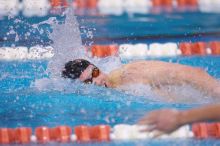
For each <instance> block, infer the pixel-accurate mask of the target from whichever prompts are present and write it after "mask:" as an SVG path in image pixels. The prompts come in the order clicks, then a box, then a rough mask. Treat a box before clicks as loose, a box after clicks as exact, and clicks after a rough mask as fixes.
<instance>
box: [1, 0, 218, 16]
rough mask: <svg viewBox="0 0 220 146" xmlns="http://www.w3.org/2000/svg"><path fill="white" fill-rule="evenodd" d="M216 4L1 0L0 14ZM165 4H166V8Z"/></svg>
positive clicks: (204, 0)
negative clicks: (67, 8)
mask: <svg viewBox="0 0 220 146" xmlns="http://www.w3.org/2000/svg"><path fill="white" fill-rule="evenodd" d="M219 5H220V0H111V2H109V0H74V1H71V2H70V1H68V0H22V1H19V0H1V1H0V16H8V15H14V16H16V15H18V14H19V12H20V11H22V12H23V14H24V15H25V16H27V17H32V16H39V17H43V16H46V15H47V14H48V13H49V12H51V13H55V11H56V10H57V9H59V8H63V7H64V8H65V7H73V8H74V9H84V10H87V9H96V10H97V11H96V13H97V14H98V15H99V14H103V15H122V14H123V13H124V12H126V13H138V14H148V13H152V12H153V13H154V12H156V13H157V12H164V11H168V12H170V11H172V10H174V11H192V10H196V11H197V10H199V11H201V12H205V13H207V12H208V13H210V12H214V13H219V12H220V9H219ZM164 7H165V8H164ZM167 7H169V8H168V9H167ZM54 9H55V11H54ZM50 10H51V11H50ZM57 14H59V11H57ZM82 14H83V13H82ZM87 14H88V13H87ZM93 14H94V13H93Z"/></svg>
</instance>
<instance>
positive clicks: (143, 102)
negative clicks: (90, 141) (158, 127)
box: [0, 11, 220, 145]
mask: <svg viewBox="0 0 220 146" xmlns="http://www.w3.org/2000/svg"><path fill="white" fill-rule="evenodd" d="M67 14H68V15H67V16H66V15H64V16H59V17H57V16H51V17H45V18H39V19H37V18H35V19H34V18H31V19H25V18H23V17H22V16H20V17H18V18H10V19H9V20H6V21H3V24H6V23H9V24H10V25H11V26H14V27H13V28H12V30H14V32H12V34H11V35H12V36H11V35H9V36H7V34H6V35H5V36H7V40H6V41H4V44H3V45H8V44H10V45H19V44H26V43H27V46H28V45H35V44H38V45H43V46H44V45H48V44H50V45H52V46H53V47H54V48H55V53H56V56H55V57H54V58H53V59H52V60H49V61H46V60H41V61H28V60H26V61H14V62H12V61H8V62H6V61H1V62H0V71H1V72H0V89H1V91H0V93H1V100H0V118H1V120H0V127H12V128H14V127H19V126H30V127H32V128H35V127H37V126H42V125H46V126H49V127H54V126H57V125H70V126H75V125H81V124H88V125H95V124H109V125H111V126H113V125H115V124H119V123H128V124H134V123H136V122H137V121H138V119H139V118H140V117H142V116H143V115H144V114H146V112H148V111H151V110H154V109H160V108H169V107H172V108H178V109H188V108H191V107H196V106H200V105H203V104H206V103H212V102H213V100H210V99H207V98H197V97H194V98H193V99H192V100H193V103H190V102H187V101H185V100H184V99H179V100H178V102H173V101H165V100H164V99H160V98H159V97H156V96H154V95H153V94H152V93H146V94H145V95H143V94H144V93H145V92H143V90H145V87H142V86H138V87H132V88H133V89H135V91H131V93H130V92H126V93H125V92H122V91H120V90H113V89H106V88H103V87H97V86H93V85H84V84H81V83H80V82H78V81H75V82H73V81H68V80H62V79H60V78H59V70H60V69H61V68H62V65H63V64H64V63H65V62H66V61H68V60H69V59H74V58H76V57H85V58H86V59H89V60H91V61H93V62H94V63H95V64H97V65H98V66H99V67H101V68H102V69H103V70H104V71H105V72H109V71H110V70H112V69H114V68H117V67H119V66H120V65H121V63H120V59H119V58H117V57H110V58H106V59H103V60H102V59H98V58H91V57H90V56H89V55H87V56H85V54H86V53H85V52H83V51H82V50H83V46H82V44H90V43H91V41H89V40H91V39H94V41H95V42H96V41H97V40H99V38H106V40H104V41H100V40H99V41H100V43H106V42H110V43H115V42H122V41H123V40H125V39H127V40H126V41H124V42H127V41H128V42H129V43H136V42H141V41H142V42H153V41H157V42H161V41H167V40H169V41H170V39H167V38H164V37H165V36H162V37H160V38H158V39H156V38H155V37H153V38H152V37H151V39H149V40H142V39H138V38H144V36H143V35H146V34H147V36H160V35H161V34H162V33H163V34H166V33H167V34H170V36H175V34H179V33H180V34H184V33H186V32H187V34H188V33H190V32H191V33H192V34H193V32H194V31H196V32H197V31H198V29H197V28H200V26H202V25H205V24H204V22H203V21H202V20H201V21H199V22H198V21H196V20H194V19H193V18H194V17H195V16H198V17H205V16H203V15H202V14H193V15H194V17H193V16H191V15H189V14H180V16H179V15H178V17H177V16H175V15H172V14H169V17H168V18H175V19H172V21H171V20H170V21H167V26H166V27H168V26H173V25H177V23H174V21H177V22H181V23H182V24H183V23H184V22H183V21H180V20H179V19H181V17H184V15H187V16H191V17H190V20H191V21H190V26H193V23H196V24H195V26H197V25H198V24H200V26H197V27H193V28H196V29H192V30H191V31H186V30H185V28H182V29H180V27H174V30H172V31H171V32H170V30H167V29H165V28H161V29H159V27H160V26H161V25H162V24H160V23H161V21H162V20H164V19H165V18H167V17H165V18H163V17H162V16H161V17H160V16H158V17H154V19H156V20H154V21H148V22H151V23H149V24H148V23H147V24H148V25H149V29H147V28H146V29H144V28H145V27H144V26H145V25H146V24H142V21H141V22H140V18H141V17H143V16H137V17H134V19H132V18H128V17H127V16H120V17H107V18H103V19H100V20H99V21H98V24H97V25H96V26H95V28H96V27H97V28H96V29H89V30H85V28H87V27H85V26H88V28H92V26H93V25H95V24H94V20H98V18H96V17H90V18H88V19H85V18H84V20H83V19H82V18H80V17H78V18H77V19H78V20H79V27H80V28H81V31H79V30H78V24H77V22H76V18H75V16H74V15H73V14H72V13H71V11H69V12H67ZM171 16H172V17H171ZM210 16H212V17H214V18H218V17H219V16H218V15H216V16H215V15H211V14H210ZM148 17H149V18H142V19H141V20H145V21H146V20H151V19H150V18H151V17H153V15H149V16H148ZM49 18H50V19H49ZM65 18H66V19H65ZM93 19H94V20H93ZM152 19H153V18H152ZM161 19H162V20H161ZM210 19H211V18H210ZM15 20H16V21H15ZM64 20H65V23H64ZM89 20H91V21H89ZM124 20H127V21H129V22H130V21H132V22H133V23H129V24H127V25H125V26H127V27H123V29H125V30H123V29H122V30H121V32H119V33H117V31H119V27H116V25H117V24H114V22H117V21H118V22H119V26H124V25H122V24H124V23H125V22H123V21H124ZM193 20H194V21H193ZM199 20H200V19H199ZM211 20H212V21H210V23H209V24H206V25H213V26H215V25H216V26H217V25H218V23H219V22H217V21H215V20H213V19H211ZM82 21H84V22H82ZM105 21H109V22H110V24H109V25H106V22H105ZM101 22H103V23H101ZM58 23H59V24H58ZM86 23H89V24H87V25H86ZM154 23H158V24H160V26H157V25H155V26H154V25H153V24H154ZM20 24H23V26H26V27H27V28H26V29H25V28H24V29H23V28H19V27H21V26H20ZM104 24H105V25H106V27H104V26H105V25H104ZM135 24H136V25H137V26H138V24H139V25H140V26H143V27H144V28H142V27H134V29H130V28H132V26H135ZM183 25H184V24H183ZM50 26H52V28H53V30H51V27H50ZM112 26H115V27H116V28H117V29H116V30H115V29H112ZM187 26H188V23H187ZM4 27H7V26H4ZM17 27H18V28H17ZM140 28H142V29H144V31H145V32H143V31H139V29H140ZM150 28H151V29H150ZM153 28H154V29H153ZM178 28H179V29H178ZM82 29H84V30H85V32H86V33H87V32H88V31H89V32H90V31H91V30H92V34H93V36H92V37H91V35H89V36H86V35H85V34H84V33H82V32H84V31H82ZM188 29H190V28H188ZM188 29H187V30H188ZM218 29H219V28H218V27H212V28H210V29H202V30H201V31H204V32H206V33H208V34H209V32H218ZM30 30H31V31H30ZM40 30H43V31H40ZM1 31H7V32H8V30H7V29H5V30H3V29H2V30H1ZM103 31H104V32H105V31H106V33H104V32H103ZM19 32H25V33H24V34H22V33H19ZM28 32H29V33H28ZM100 32H103V33H100ZM108 33H110V36H108V35H107V34H108ZM142 33H143V34H142ZM1 34H4V33H1ZM25 34H26V35H25ZM28 34H29V35H28ZM38 35H39V36H38ZM80 35H81V36H82V40H81V38H80V37H79V36H80ZM84 35H85V36H84ZM104 35H105V36H106V37H104ZM5 36H4V35H3V38H4V37H5ZM16 36H17V37H16ZM37 36H38V37H37ZM132 36H133V37H132ZM186 36H188V35H186ZM189 36H190V35H189ZM192 36H193V35H192ZM35 38H36V39H35ZM120 38H122V39H120ZM134 38H135V39H134ZM149 38H150V37H149ZM168 38H169V37H168ZM190 38H191V37H190ZM187 39H189V38H187ZM196 39H198V40H212V39H215V40H216V39H217V40H218V39H219V38H218V35H217V36H215V35H214V36H209V35H205V36H201V37H198V38H196V37H195V38H194V40H196ZM15 40H17V41H15ZM32 40H35V41H32ZM171 40H175V41H176V42H177V41H178V40H182V38H181V37H180V38H177V39H176V38H172V39H171ZM183 40H185V39H183ZM190 40H191V39H190ZM160 60H164V61H168V62H178V63H181V64H187V65H192V66H199V67H201V68H204V69H205V70H207V71H208V72H209V73H210V74H211V75H212V76H214V77H216V78H220V70H219V68H220V58H219V57H211V56H205V57H177V58H160ZM124 63H127V62H124ZM140 89H141V90H140ZM142 89H143V90H142ZM146 90H147V89H146ZM147 91H149V90H147ZM187 91H188V90H187ZM187 91H183V94H184V93H186V92H187ZM149 92H150V91H149ZM161 100H163V101H161ZM180 143H181V145H182V144H184V145H190V144H194V145H207V144H208V145H211V144H216V145H218V141H216V140H205V141H197V140H192V139H187V140H180V141H178V140H151V141H149V140H147V141H138V142H137V141H132V142H110V143H105V144H106V145H162V144H163V145H164V144H169V145H178V144H180ZM96 145H103V144H96Z"/></svg>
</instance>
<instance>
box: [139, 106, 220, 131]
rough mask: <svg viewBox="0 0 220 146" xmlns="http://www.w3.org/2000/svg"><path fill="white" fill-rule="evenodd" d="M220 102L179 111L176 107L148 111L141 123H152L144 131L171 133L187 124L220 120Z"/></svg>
mask: <svg viewBox="0 0 220 146" xmlns="http://www.w3.org/2000/svg"><path fill="white" fill-rule="evenodd" d="M219 113H220V104H215V105H207V106H204V107H199V108H194V109H189V110H185V111H179V110H176V109H162V110H156V111H152V112H150V113H148V114H147V115H146V116H144V117H143V118H142V119H141V120H140V121H139V124H140V125H150V126H149V127H150V128H148V129H145V130H144V129H143V131H148V132H150V131H154V130H159V131H161V132H165V133H171V132H173V131H175V130H176V129H178V128H179V127H181V126H183V125H185V124H192V123H194V122H204V121H217V120H220V114H219Z"/></svg>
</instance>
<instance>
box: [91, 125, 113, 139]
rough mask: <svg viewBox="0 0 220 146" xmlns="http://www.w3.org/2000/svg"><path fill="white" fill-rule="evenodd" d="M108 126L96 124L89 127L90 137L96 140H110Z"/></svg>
mask: <svg viewBox="0 0 220 146" xmlns="http://www.w3.org/2000/svg"><path fill="white" fill-rule="evenodd" d="M110 129H111V128H110V126H108V125H98V126H93V127H91V128H90V137H91V139H92V140H96V141H109V140H110Z"/></svg>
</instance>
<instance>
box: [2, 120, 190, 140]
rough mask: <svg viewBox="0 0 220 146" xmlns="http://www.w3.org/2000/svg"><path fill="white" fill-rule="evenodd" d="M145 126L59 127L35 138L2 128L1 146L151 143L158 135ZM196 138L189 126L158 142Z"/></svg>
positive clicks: (23, 131)
mask: <svg viewBox="0 0 220 146" xmlns="http://www.w3.org/2000/svg"><path fill="white" fill-rule="evenodd" d="M143 128H144V127H143V126H138V125H127V124H119V125H115V126H114V127H113V128H111V127H110V126H109V125H95V126H87V125H79V126H76V127H74V128H73V130H72V128H71V127H69V126H58V127H55V128H49V127H45V126H43V127H37V128H36V129H35V130H34V132H33V135H32V129H31V128H29V127H20V128H15V129H12V128H0V144H13V143H16V144H30V143H39V144H46V143H50V142H56V143H72V142H79V143H88V142H108V141H111V140H135V139H150V138H153V137H154V136H155V135H157V134H158V131H153V132H142V131H141V129H143ZM188 137H193V133H192V131H191V130H190V127H189V126H183V127H181V128H179V129H178V130H176V131H175V132H173V133H172V134H169V135H163V136H160V137H158V138H188Z"/></svg>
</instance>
